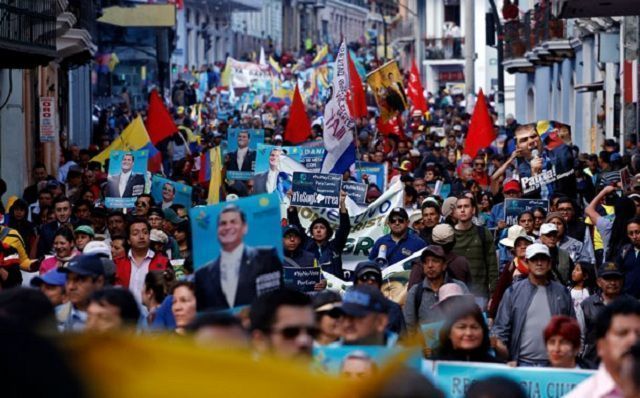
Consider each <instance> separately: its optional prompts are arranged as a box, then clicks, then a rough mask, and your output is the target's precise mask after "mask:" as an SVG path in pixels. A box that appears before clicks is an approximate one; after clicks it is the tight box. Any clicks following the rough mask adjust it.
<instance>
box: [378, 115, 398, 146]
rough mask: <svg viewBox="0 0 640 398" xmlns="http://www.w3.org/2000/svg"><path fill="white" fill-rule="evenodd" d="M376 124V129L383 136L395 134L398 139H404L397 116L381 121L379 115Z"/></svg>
mask: <svg viewBox="0 0 640 398" xmlns="http://www.w3.org/2000/svg"><path fill="white" fill-rule="evenodd" d="M376 124H377V126H378V131H379V132H380V134H382V135H385V136H386V135H395V136H397V137H398V138H399V139H400V140H402V141H404V139H405V137H404V134H403V133H402V125H401V124H400V120H399V118H398V116H394V117H392V118H391V119H389V120H387V121H386V122H385V121H382V118H381V117H379V118H378V121H377V122H376Z"/></svg>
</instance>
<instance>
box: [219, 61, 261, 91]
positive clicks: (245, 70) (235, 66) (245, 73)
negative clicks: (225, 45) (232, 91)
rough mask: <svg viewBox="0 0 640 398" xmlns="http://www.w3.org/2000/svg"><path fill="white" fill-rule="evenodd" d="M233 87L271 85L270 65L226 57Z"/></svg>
mask: <svg viewBox="0 0 640 398" xmlns="http://www.w3.org/2000/svg"><path fill="white" fill-rule="evenodd" d="M226 67H227V68H229V70H230V78H231V82H230V83H231V85H232V86H233V88H256V87H261V88H262V87H263V86H264V87H267V86H268V87H271V78H272V76H271V67H270V66H269V65H258V64H254V63H253V62H242V61H238V60H235V59H233V58H231V57H229V58H227V66H226Z"/></svg>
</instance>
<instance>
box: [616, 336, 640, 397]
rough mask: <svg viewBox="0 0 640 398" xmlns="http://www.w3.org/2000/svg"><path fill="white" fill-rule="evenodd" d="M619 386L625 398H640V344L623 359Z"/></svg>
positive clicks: (634, 346) (632, 348)
mask: <svg viewBox="0 0 640 398" xmlns="http://www.w3.org/2000/svg"><path fill="white" fill-rule="evenodd" d="M619 384H620V390H622V394H623V396H624V398H632V397H637V396H640V343H636V344H634V345H633V346H632V347H631V348H630V349H629V351H627V352H626V354H624V356H623V357H622V366H621V368H620V383H619Z"/></svg>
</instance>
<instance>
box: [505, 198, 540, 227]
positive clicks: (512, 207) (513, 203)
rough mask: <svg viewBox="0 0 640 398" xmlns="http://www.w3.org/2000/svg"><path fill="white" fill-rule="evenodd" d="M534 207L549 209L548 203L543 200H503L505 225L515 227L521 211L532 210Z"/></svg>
mask: <svg viewBox="0 0 640 398" xmlns="http://www.w3.org/2000/svg"><path fill="white" fill-rule="evenodd" d="M536 207H542V208H543V209H545V210H548V209H549V201H548V200H544V199H505V201H504V221H505V223H506V224H507V225H516V224H517V223H518V216H519V215H520V213H522V212H523V211H527V210H533V209H535V208H536Z"/></svg>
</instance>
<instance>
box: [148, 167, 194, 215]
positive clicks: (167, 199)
mask: <svg viewBox="0 0 640 398" xmlns="http://www.w3.org/2000/svg"><path fill="white" fill-rule="evenodd" d="M192 189H193V188H192V187H191V186H190V185H187V184H181V183H179V182H175V181H171V180H168V179H166V178H164V177H160V176H158V175H154V176H153V177H152V178H151V196H152V197H153V200H154V201H155V202H156V203H157V204H159V205H160V206H161V207H162V208H163V209H165V208H167V207H170V206H171V205H173V204H178V205H183V206H184V207H186V208H187V209H188V208H190V207H191V191H192Z"/></svg>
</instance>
